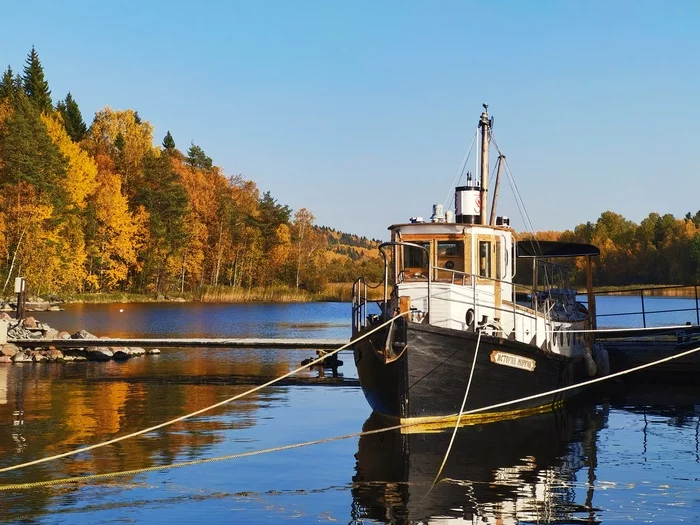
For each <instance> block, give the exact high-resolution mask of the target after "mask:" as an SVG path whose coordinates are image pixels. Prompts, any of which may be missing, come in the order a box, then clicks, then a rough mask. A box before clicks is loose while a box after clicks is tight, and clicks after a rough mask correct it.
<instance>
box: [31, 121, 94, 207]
mask: <svg viewBox="0 0 700 525" xmlns="http://www.w3.org/2000/svg"><path fill="white" fill-rule="evenodd" d="M41 120H43V121H44V124H45V125H46V129H47V130H48V134H49V137H51V140H52V141H53V142H54V144H56V146H58V149H59V150H60V151H61V153H62V154H63V156H64V157H66V158H67V159H68V170H67V172H66V178H65V179H64V182H63V184H64V186H65V188H66V190H67V192H68V196H69V198H70V202H71V204H72V205H73V206H75V207H76V208H78V209H81V210H82V209H84V208H85V202H86V199H87V196H88V195H90V194H91V193H92V192H94V191H95V177H96V176H97V165H96V164H95V161H94V160H93V159H92V157H90V155H88V153H87V152H86V151H85V150H83V149H81V148H80V146H78V145H77V144H76V143H75V142H73V141H72V140H71V138H70V137H69V136H68V133H66V128H65V127H64V125H63V123H62V122H61V121H60V120H59V118H58V117H55V116H51V115H48V114H46V113H44V114H42V115H41Z"/></svg>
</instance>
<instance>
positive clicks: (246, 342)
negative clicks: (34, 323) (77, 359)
mask: <svg viewBox="0 0 700 525" xmlns="http://www.w3.org/2000/svg"><path fill="white" fill-rule="evenodd" d="M7 342H8V343H12V344H15V345H17V346H19V347H23V348H34V347H49V346H53V347H56V348H86V347H94V346H110V347H112V346H129V347H133V346H139V347H143V348H156V347H182V346H188V347H214V348H290V349H291V348H320V349H333V350H334V349H336V348H338V347H340V346H343V345H344V344H347V343H348V340H347V339H274V338H268V339H265V338H234V339H231V338H226V339H212V338H172V339H141V338H116V337H109V338H100V339H43V338H42V339H38V338H37V339H11V338H8V340H7Z"/></svg>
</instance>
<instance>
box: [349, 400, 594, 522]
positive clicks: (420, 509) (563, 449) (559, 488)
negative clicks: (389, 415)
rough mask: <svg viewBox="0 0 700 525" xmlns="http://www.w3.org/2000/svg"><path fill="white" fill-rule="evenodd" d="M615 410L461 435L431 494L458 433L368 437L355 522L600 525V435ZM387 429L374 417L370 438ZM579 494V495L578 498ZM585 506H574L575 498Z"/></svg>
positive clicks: (363, 442)
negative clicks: (596, 502)
mask: <svg viewBox="0 0 700 525" xmlns="http://www.w3.org/2000/svg"><path fill="white" fill-rule="evenodd" d="M606 421H607V411H606V410H604V409H603V408H601V407H600V406H598V407H596V406H595V405H592V404H583V403H581V402H577V403H576V404H569V405H567V407H566V408H561V409H557V410H555V411H549V412H545V413H542V414H537V415H533V416H530V417H527V418H518V419H510V420H502V421H496V422H492V423H488V424H481V425H472V426H464V427H462V428H460V429H459V431H458V432H457V436H456V438H455V442H454V444H453V446H452V450H451V452H450V455H449V459H448V460H447V463H446V465H445V467H444V469H443V472H442V474H441V476H440V482H439V483H437V484H436V485H435V486H434V487H433V488H432V490H430V487H431V484H432V482H433V479H434V478H435V476H436V474H437V472H438V470H439V468H440V464H441V463H442V460H443V457H444V455H445V452H446V451H447V448H448V446H449V442H450V438H451V436H452V429H447V430H443V431H440V432H432V433H401V432H400V431H388V432H382V433H378V434H371V435H366V436H362V437H361V438H360V440H359V446H358V448H359V450H358V453H357V466H356V470H357V472H356V475H355V477H354V478H353V481H354V483H353V490H352V492H353V518H354V519H355V520H357V521H360V520H363V519H372V520H376V521H378V522H387V523H447V522H449V523H472V522H473V523H477V522H479V523H499V524H500V523H503V524H505V523H520V522H522V521H533V522H537V523H554V522H556V523H567V522H580V521H585V522H587V523H595V522H597V521H598V518H596V516H595V509H594V508H593V501H592V500H593V482H594V479H595V477H594V469H595V467H596V448H595V447H596V445H595V444H596V433H597V431H598V430H599V429H601V428H603V427H604V426H605V424H606ZM384 426H386V425H385V424H384V423H383V421H382V420H381V419H380V418H379V417H377V416H376V415H374V414H373V415H372V416H371V417H370V418H369V419H368V420H367V421H366V422H365V426H364V429H363V430H365V431H368V430H374V429H379V428H382V427H384ZM575 488H576V489H578V492H576V491H575ZM577 495H578V498H579V499H580V500H582V501H576V497H577Z"/></svg>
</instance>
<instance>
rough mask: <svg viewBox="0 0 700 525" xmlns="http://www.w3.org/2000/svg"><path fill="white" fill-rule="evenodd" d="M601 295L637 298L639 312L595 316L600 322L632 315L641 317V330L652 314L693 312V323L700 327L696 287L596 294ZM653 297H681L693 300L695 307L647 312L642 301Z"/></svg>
mask: <svg viewBox="0 0 700 525" xmlns="http://www.w3.org/2000/svg"><path fill="white" fill-rule="evenodd" d="M668 290H679V291H680V290H688V292H689V293H687V294H669V293H668V292H667V291H668ZM603 295H625V296H635V295H637V296H639V300H640V310H638V311H630V312H614V313H607V314H600V313H599V314H597V315H596V319H598V320H600V319H601V318H606V317H617V316H632V315H641V317H642V326H643V328H647V324H648V323H647V318H648V316H650V315H653V314H669V313H676V312H695V322H696V323H697V324H698V325H700V300H699V299H698V297H699V296H698V285H697V284H695V285H675V286H658V287H648V288H635V289H631V290H609V291H604V292H596V296H603ZM654 296H659V297H683V298H690V299H693V298H694V299H695V306H691V307H688V308H667V309H663V310H649V309H648V308H647V304H646V303H645V301H644V298H645V297H647V298H648V297H654Z"/></svg>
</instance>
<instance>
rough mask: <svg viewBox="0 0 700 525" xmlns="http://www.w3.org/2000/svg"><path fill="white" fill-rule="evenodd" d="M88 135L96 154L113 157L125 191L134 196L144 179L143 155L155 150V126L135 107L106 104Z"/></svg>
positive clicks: (88, 143) (90, 146) (89, 146)
mask: <svg viewBox="0 0 700 525" xmlns="http://www.w3.org/2000/svg"><path fill="white" fill-rule="evenodd" d="M87 139H88V140H87V148H88V150H89V151H90V152H91V153H92V155H93V156H96V155H97V154H98V153H106V154H107V155H109V156H110V157H111V158H112V159H113V160H114V163H115V169H116V171H117V172H118V173H119V174H120V175H121V176H122V188H123V191H124V193H125V194H126V195H127V196H128V197H129V198H131V197H133V196H134V195H135V194H136V192H137V191H138V189H139V187H140V186H141V183H142V179H143V167H142V164H143V162H144V159H145V157H146V155H147V154H149V153H150V152H151V151H152V150H153V126H151V124H150V123H148V122H146V121H143V120H141V119H140V118H139V117H138V115H137V113H136V112H135V111H134V110H131V109H128V110H125V111H119V110H112V109H110V108H108V107H107V108H104V109H101V110H100V111H98V112H97V113H95V118H94V120H93V122H92V124H91V126H90V129H89V130H88V136H87Z"/></svg>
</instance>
